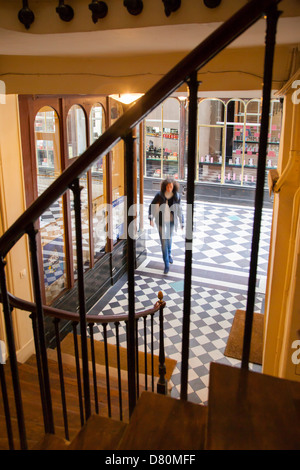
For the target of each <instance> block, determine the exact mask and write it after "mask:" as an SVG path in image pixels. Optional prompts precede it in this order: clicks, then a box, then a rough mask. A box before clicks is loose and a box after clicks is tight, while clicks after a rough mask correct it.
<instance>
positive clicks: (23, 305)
mask: <svg viewBox="0 0 300 470" xmlns="http://www.w3.org/2000/svg"><path fill="white" fill-rule="evenodd" d="M8 299H9V303H10V305H11V306H12V307H14V308H18V309H20V310H24V311H26V312H31V313H33V312H35V311H36V309H37V307H36V304H35V303H33V302H30V301H28V300H22V299H20V298H18V297H15V296H14V295H12V294H10V293H8ZM0 301H1V293H0ZM165 305H166V302H164V301H161V300H158V301H157V302H156V303H155V304H154V306H153V307H152V308H150V309H147V310H141V311H139V312H136V314H135V318H136V319H139V318H143V317H146V316H148V315H153V314H154V313H156V312H158V311H159V309H160V308H161V307H162V308H164V307H165ZM43 312H44V314H45V315H47V316H49V317H54V318H59V319H60V320H68V321H72V322H73V321H74V322H79V320H80V317H79V314H78V313H72V312H69V311H68V310H62V309H58V308H55V307H50V306H47V305H43ZM86 319H87V322H88V323H97V324H101V323H112V322H120V321H127V320H128V314H127V313H122V314H115V315H103V316H100V315H87V317H86Z"/></svg>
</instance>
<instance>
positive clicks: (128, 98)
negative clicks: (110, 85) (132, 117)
mask: <svg viewBox="0 0 300 470" xmlns="http://www.w3.org/2000/svg"><path fill="white" fill-rule="evenodd" d="M143 94H144V93H123V94H118V95H109V97H110V98H112V99H114V100H116V101H120V102H121V103H123V104H131V103H134V102H135V101H137V100H138V99H139V98H140V97H141V96H143Z"/></svg>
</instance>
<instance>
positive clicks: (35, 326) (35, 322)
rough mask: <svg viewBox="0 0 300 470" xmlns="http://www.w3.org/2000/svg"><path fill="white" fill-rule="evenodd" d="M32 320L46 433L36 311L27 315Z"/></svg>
mask: <svg viewBox="0 0 300 470" xmlns="http://www.w3.org/2000/svg"><path fill="white" fill-rule="evenodd" d="M29 318H31V321H32V331H33V339H34V347H35V358H36V366H37V372H38V379H39V386H40V394H41V403H42V411H43V419H44V429H45V433H47V431H48V428H47V404H46V394H45V386H44V380H43V369H42V360H41V350H40V345H39V338H38V327H37V318H36V313H35V312H32V313H31V314H30V315H29Z"/></svg>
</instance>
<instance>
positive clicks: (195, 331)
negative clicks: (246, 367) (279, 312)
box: [89, 198, 272, 403]
mask: <svg viewBox="0 0 300 470" xmlns="http://www.w3.org/2000/svg"><path fill="white" fill-rule="evenodd" d="M149 203H150V199H149V200H148V199H147V198H146V203H145V206H146V207H147V204H149ZM183 205H184V204H183ZM184 209H185V207H184ZM144 212H145V213H147V210H145V211H144ZM253 217H254V210H253V208H251V207H244V206H232V205H226V206H225V205H222V204H211V203H204V202H201V201H197V202H195V211H194V243H193V270H192V292H191V294H192V295H191V299H192V301H191V324H190V352H189V371H188V399H189V400H190V401H193V402H195V403H206V401H207V398H208V378H209V367H210V363H211V362H212V361H220V362H222V363H225V364H231V365H239V364H240V361H238V360H235V359H232V358H229V357H225V356H224V350H225V347H226V342H227V339H228V336H229V333H230V329H231V325H232V321H233V318H234V315H235V312H236V310H237V309H245V308H246V302H247V289H248V275H249V265H250V256H251V240H252V230H253ZM271 219H272V211H271V210H268V209H265V210H264V211H263V217H262V224H261V237H260V246H259V260H258V268H257V283H256V299H255V311H256V312H261V313H263V311H264V298H265V286H266V273H267V264H268V254H269V240H270V229H271ZM145 229H146V237H147V238H146V246H147V259H146V260H145V261H144V262H143V263H142V264H141V265H140V266H139V267H138V269H137V271H136V273H135V296H136V310H144V309H147V308H150V307H151V306H153V304H154V303H155V302H156V300H157V294H158V292H159V291H162V292H163V295H164V300H165V301H166V308H165V309H164V333H165V352H166V356H168V357H170V358H174V359H176V360H177V365H176V367H175V370H174V373H173V375H172V379H171V380H172V384H173V387H172V392H171V395H172V396H174V397H179V396H180V375H181V339H182V319H183V288H184V281H183V279H184V260H185V252H184V246H185V243H184V232H182V231H179V232H177V233H176V234H175V236H174V239H173V247H172V254H173V258H174V264H173V265H172V266H171V269H170V271H169V273H168V274H167V275H164V274H163V267H164V266H163V262H162V257H161V248H160V243H159V238H158V234H157V231H156V229H155V228H151V227H150V226H149V224H148V221H147V220H145ZM127 311H128V300H127V283H126V278H125V277H124V278H122V279H120V280H119V281H118V283H116V285H115V286H113V287H112V288H111V289H110V290H109V291H108V292H107V293H106V294H105V295H104V296H103V298H102V299H100V301H99V302H98V303H97V304H96V305H95V306H94V307H93V308H92V309H91V310H90V312H89V313H93V314H95V313H99V314H103V315H108V314H109V315H110V314H113V313H115V314H116V313H125V312H127ZM139 323H140V324H139V332H138V341H139V347H140V348H141V350H143V349H144V340H143V337H144V334H143V332H144V325H143V323H142V321H140V322H139ZM158 333H159V331H158V321H157V323H156V325H155V329H154V335H155V344H154V347H155V354H158V344H159V343H158ZM148 335H150V325H149V326H147V336H148ZM95 337H96V338H97V337H98V338H99V339H102V333H101V331H100V330H99V329H98V327H95ZM108 337H109V340H110V341H111V342H115V337H114V331H113V330H111V331H108ZM149 340H150V336H149ZM120 342H121V346H125V345H126V335H125V329H122V328H121V329H120ZM250 367H251V368H252V369H253V370H256V371H260V366H257V365H253V364H251V365H250Z"/></svg>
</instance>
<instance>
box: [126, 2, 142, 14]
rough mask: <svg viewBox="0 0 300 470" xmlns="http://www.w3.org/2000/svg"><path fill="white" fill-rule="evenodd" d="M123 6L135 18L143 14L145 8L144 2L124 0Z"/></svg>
mask: <svg viewBox="0 0 300 470" xmlns="http://www.w3.org/2000/svg"><path fill="white" fill-rule="evenodd" d="M123 5H124V7H126V8H127V10H128V12H129V13H130V14H131V15H135V16H136V15H139V14H140V13H141V12H142V10H143V6H144V5H143V1H142V0H124V2H123Z"/></svg>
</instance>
